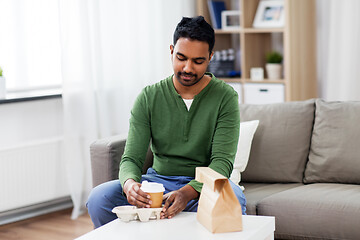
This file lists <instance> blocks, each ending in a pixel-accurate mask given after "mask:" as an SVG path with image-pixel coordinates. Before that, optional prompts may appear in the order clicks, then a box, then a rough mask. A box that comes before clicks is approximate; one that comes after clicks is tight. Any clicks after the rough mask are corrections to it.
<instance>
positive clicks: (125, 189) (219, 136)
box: [87, 16, 246, 227]
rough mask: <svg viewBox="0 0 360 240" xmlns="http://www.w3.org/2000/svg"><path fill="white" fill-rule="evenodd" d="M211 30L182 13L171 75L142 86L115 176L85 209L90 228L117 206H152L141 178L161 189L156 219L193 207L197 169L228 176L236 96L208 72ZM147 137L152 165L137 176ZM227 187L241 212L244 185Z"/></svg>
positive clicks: (197, 189) (95, 192) (236, 128)
mask: <svg viewBox="0 0 360 240" xmlns="http://www.w3.org/2000/svg"><path fill="white" fill-rule="evenodd" d="M214 43H215V35H214V30H213V28H212V27H211V26H210V25H209V24H208V23H207V22H206V21H205V20H204V18H203V17H201V16H199V17H195V18H183V19H182V20H181V21H180V23H179V24H178V25H177V27H176V29H175V32H174V42H173V44H174V45H171V46H170V53H171V60H172V65H173V69H174V74H173V75H172V76H170V77H168V78H166V79H164V80H162V81H160V82H159V83H156V84H154V85H151V86H148V87H146V88H145V89H144V90H143V91H142V93H141V94H140V95H139V96H138V98H137V100H136V102H135V104H134V107H133V109H132V111H131V119H130V129H129V134H128V138H127V141H126V147H125V152H124V154H123V156H122V161H121V163H120V171H119V179H120V181H119V180H114V181H110V182H107V183H104V184H102V185H100V186H97V187H96V188H94V189H93V191H92V192H91V194H90V197H89V200H88V204H87V207H88V210H89V214H90V216H91V219H92V221H93V223H94V225H95V227H99V226H101V225H103V224H105V223H107V222H109V221H111V220H113V219H115V218H116V215H115V214H113V213H112V212H111V210H112V208H114V207H115V206H120V205H129V204H131V205H134V206H137V207H150V204H151V201H150V199H149V198H150V196H148V195H147V194H146V193H144V192H143V191H142V190H141V189H140V187H141V183H140V182H142V181H144V180H147V181H149V182H158V183H162V184H163V185H164V187H165V193H166V194H165V195H164V200H165V202H164V206H163V209H162V212H161V218H172V217H173V216H175V215H176V214H177V213H179V212H181V211H183V210H184V211H196V210H197V204H198V198H199V195H200V192H201V188H202V184H201V183H199V182H197V181H196V180H194V177H195V168H196V167H204V166H206V167H210V168H212V169H214V170H215V171H217V172H219V173H220V174H222V175H224V176H226V177H229V176H230V173H231V171H232V169H233V162H234V157H235V153H236V148H237V142H238V138H239V125H240V116H239V107H238V96H237V93H236V92H235V91H234V90H233V89H232V88H231V87H230V86H228V85H227V84H226V83H224V82H223V81H221V80H218V79H217V78H215V76H213V75H212V74H211V73H206V69H207V66H208V65H209V62H210V60H211V57H212V55H213V47H214ZM150 140H151V150H152V152H153V154H154V162H153V166H152V168H149V169H148V171H147V173H146V174H145V175H141V169H142V165H143V163H144V160H145V155H146V152H147V149H148V146H149V142H150ZM230 183H231V184H232V188H233V190H234V192H235V194H236V196H237V198H238V199H239V202H240V204H241V206H242V211H243V214H245V209H246V208H245V205H246V200H245V196H244V195H243V193H242V191H241V189H240V188H239V187H238V186H236V185H235V184H233V183H232V182H231V181H230Z"/></svg>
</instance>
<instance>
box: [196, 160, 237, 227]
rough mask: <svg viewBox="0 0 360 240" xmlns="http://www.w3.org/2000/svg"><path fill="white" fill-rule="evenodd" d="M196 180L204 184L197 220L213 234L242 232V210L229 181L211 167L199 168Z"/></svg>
mask: <svg viewBox="0 0 360 240" xmlns="http://www.w3.org/2000/svg"><path fill="white" fill-rule="evenodd" d="M195 179H196V180H197V181H199V182H202V183H204V185H203V188H202V190H201V194H200V199H199V205H198V210H197V220H198V221H199V222H200V223H201V224H202V225H203V226H204V227H205V228H207V229H208V230H209V231H210V232H212V233H223V232H236V231H242V210H241V205H240V203H239V200H238V199H237V197H236V195H235V193H234V191H233V190H232V188H231V185H230V183H229V179H227V178H226V177H224V176H223V175H221V174H220V173H218V172H216V171H214V170H212V169H211V168H209V167H197V168H196V177H195Z"/></svg>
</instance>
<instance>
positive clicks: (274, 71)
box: [265, 51, 283, 80]
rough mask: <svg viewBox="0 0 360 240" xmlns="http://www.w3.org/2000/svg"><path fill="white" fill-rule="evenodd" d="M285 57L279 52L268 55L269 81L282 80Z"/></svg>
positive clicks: (267, 69)
mask: <svg viewBox="0 0 360 240" xmlns="http://www.w3.org/2000/svg"><path fill="white" fill-rule="evenodd" d="M282 60H283V56H282V55H281V53H279V52H277V51H272V52H269V53H267V54H266V66H265V68H266V73H267V77H268V79H272V80H273V79H281V70H282V65H281V63H282Z"/></svg>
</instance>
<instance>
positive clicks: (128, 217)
mask: <svg viewBox="0 0 360 240" xmlns="http://www.w3.org/2000/svg"><path fill="white" fill-rule="evenodd" d="M161 209H162V208H137V207H135V206H119V207H115V208H113V210H112V212H113V213H116V215H117V216H118V218H120V219H121V220H122V221H124V222H129V221H134V220H140V221H141V222H147V221H149V220H158V219H160V212H161Z"/></svg>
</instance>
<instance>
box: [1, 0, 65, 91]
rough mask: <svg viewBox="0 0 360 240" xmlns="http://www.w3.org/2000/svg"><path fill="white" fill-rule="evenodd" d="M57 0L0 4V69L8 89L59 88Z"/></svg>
mask: <svg viewBox="0 0 360 240" xmlns="http://www.w3.org/2000/svg"><path fill="white" fill-rule="evenodd" d="M58 11H59V10H58V0H17V1H13V0H1V1H0V66H1V67H2V68H3V70H4V72H3V75H4V77H5V78H6V85H7V89H8V90H19V89H41V88H44V87H45V88H46V87H51V86H52V87H54V86H58V87H59V86H60V85H61V55H60V26H59V13H58Z"/></svg>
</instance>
